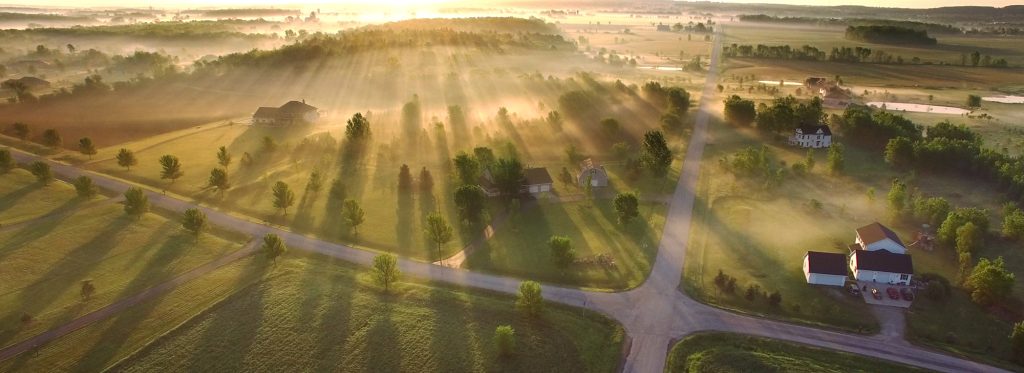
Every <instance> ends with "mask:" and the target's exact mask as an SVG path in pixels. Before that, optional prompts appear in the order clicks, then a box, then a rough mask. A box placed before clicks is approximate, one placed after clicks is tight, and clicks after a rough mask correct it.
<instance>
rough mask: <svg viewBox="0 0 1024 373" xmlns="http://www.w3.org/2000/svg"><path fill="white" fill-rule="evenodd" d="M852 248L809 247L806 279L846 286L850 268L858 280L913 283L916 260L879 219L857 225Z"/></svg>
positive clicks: (823, 283) (805, 271)
mask: <svg viewBox="0 0 1024 373" xmlns="http://www.w3.org/2000/svg"><path fill="white" fill-rule="evenodd" d="M849 249H850V253H849V255H843V254H838V253H823V252H817V251H808V252H807V255H804V267H803V269H804V277H805V278H806V279H807V283H809V284H818V285H833V286H843V284H844V283H845V282H846V274H847V273H848V272H847V269H849V273H853V278H854V279H855V280H857V281H868V282H880V283H885V284H893V285H910V279H911V278H912V277H913V276H914V262H913V260H911V258H910V255H909V254H907V248H906V246H904V245H903V241H902V240H900V237H899V236H898V235H897V234H896V232H893V231H892V229H889V228H888V227H886V226H884V225H882V224H879V223H877V222H876V223H871V224H868V225H865V226H863V227H860V228H857V237H856V242H855V243H853V244H851V245H850V246H849Z"/></svg>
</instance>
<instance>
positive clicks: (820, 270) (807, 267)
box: [804, 251, 846, 286]
mask: <svg viewBox="0 0 1024 373" xmlns="http://www.w3.org/2000/svg"><path fill="white" fill-rule="evenodd" d="M804 278H806V279H807V283H808V284H815V285H830V286H843V285H844V284H846V255H843V254H837V253H822V252H817V251H808V252H807V255H804Z"/></svg>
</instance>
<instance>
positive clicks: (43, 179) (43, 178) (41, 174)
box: [28, 161, 53, 185]
mask: <svg viewBox="0 0 1024 373" xmlns="http://www.w3.org/2000/svg"><path fill="white" fill-rule="evenodd" d="M28 170H29V172H32V176H35V177H36V180H38V181H39V182H40V183H43V184H44V185H46V184H49V183H50V181H53V173H52V172H50V164H49V163H46V162H43V161H36V162H32V164H30V165H29V166H28Z"/></svg>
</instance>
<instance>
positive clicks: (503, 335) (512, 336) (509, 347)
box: [494, 325, 516, 356]
mask: <svg viewBox="0 0 1024 373" xmlns="http://www.w3.org/2000/svg"><path fill="white" fill-rule="evenodd" d="M494 348H495V349H496V350H498V355H500V356H508V355H511V354H512V353H513V352H514V351H515V348H516V331H515V329H512V325H501V326H498V327H497V328H495V329H494Z"/></svg>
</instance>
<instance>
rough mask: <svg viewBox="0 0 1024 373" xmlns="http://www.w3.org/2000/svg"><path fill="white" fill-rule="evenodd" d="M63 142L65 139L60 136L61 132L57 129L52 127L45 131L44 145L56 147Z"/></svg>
mask: <svg viewBox="0 0 1024 373" xmlns="http://www.w3.org/2000/svg"><path fill="white" fill-rule="evenodd" d="M63 142H64V140H63V139H62V138H61V137H60V133H58V132H57V130H55V129H52V128H51V129H48V130H46V131H43V145H46V146H48V147H51V148H54V149H56V148H59V147H60V145H61V143H63Z"/></svg>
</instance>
